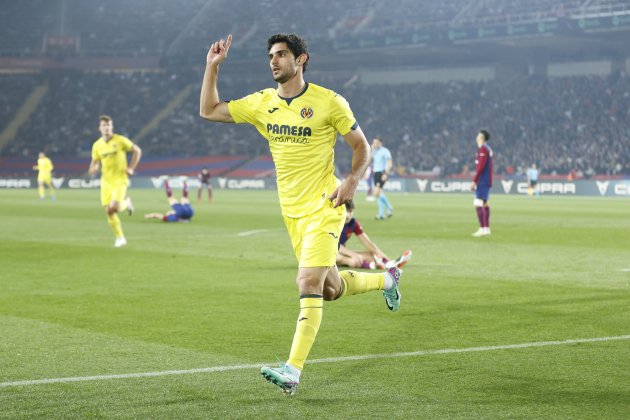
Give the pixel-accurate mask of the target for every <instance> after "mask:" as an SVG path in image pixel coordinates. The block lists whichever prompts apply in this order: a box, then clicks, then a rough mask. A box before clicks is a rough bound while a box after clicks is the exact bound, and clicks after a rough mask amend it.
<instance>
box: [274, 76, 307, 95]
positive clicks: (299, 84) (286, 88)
mask: <svg viewBox="0 0 630 420" xmlns="http://www.w3.org/2000/svg"><path fill="white" fill-rule="evenodd" d="M305 86H306V82H305V81H304V78H303V77H302V75H301V74H299V75H298V74H296V75H295V76H293V77H292V78H291V79H289V80H287V81H286V82H284V83H278V95H280V96H282V97H283V98H293V97H295V96H298V95H299V94H300V93H302V91H303V90H304V87H305Z"/></svg>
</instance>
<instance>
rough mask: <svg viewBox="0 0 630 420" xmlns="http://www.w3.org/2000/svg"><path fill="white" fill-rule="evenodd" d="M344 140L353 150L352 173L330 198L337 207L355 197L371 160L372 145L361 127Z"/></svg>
mask: <svg viewBox="0 0 630 420" xmlns="http://www.w3.org/2000/svg"><path fill="white" fill-rule="evenodd" d="M343 138H344V140H345V141H346V143H348V145H349V146H350V147H351V148H352V172H351V173H350V175H348V177H347V178H346V179H345V180H344V181H343V182H342V183H341V185H340V186H339V187H337V189H336V190H335V191H334V192H333V193H332V194H330V197H328V198H329V199H330V200H335V202H334V204H335V207H339V206H341V205H342V204H345V202H346V201H348V200H351V199H352V197H354V193H355V192H356V190H357V185H359V181H360V180H361V177H362V176H363V173H364V172H365V169H366V168H367V165H368V161H369V158H370V145H369V144H368V142H367V139H366V138H365V134H363V131H361V127H357V128H356V129H354V130H350V131H349V132H348V133H347V134H346V135H345V136H343Z"/></svg>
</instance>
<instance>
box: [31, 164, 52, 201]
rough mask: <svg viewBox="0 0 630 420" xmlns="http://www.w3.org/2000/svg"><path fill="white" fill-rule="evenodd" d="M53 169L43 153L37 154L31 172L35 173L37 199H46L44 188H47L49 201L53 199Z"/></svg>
mask: <svg viewBox="0 0 630 420" xmlns="http://www.w3.org/2000/svg"><path fill="white" fill-rule="evenodd" d="M53 169H54V166H53V163H52V161H51V160H50V159H49V158H48V157H47V156H46V154H45V153H44V152H40V153H39V158H38V159H37V165H35V166H33V170H35V171H38V172H37V192H38V193H39V199H40V200H43V199H44V198H46V191H45V189H44V186H46V187H48V191H49V192H50V199H51V200H54V199H55V189H54V188H53V185H52V170H53Z"/></svg>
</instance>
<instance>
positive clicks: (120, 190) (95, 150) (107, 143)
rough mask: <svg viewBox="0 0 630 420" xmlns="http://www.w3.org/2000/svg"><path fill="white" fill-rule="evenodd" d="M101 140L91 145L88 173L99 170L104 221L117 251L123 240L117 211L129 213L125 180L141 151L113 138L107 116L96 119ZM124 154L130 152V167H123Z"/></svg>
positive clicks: (126, 142) (124, 165)
mask: <svg viewBox="0 0 630 420" xmlns="http://www.w3.org/2000/svg"><path fill="white" fill-rule="evenodd" d="M99 121H100V125H99V130H100V132H101V137H100V138H99V139H98V140H96V141H95V142H94V145H92V162H90V168H89V170H88V173H89V174H90V175H94V174H95V173H96V172H97V171H98V170H99V167H101V204H102V205H103V206H104V207H105V212H106V213H107V221H108V222H109V225H110V226H111V227H112V230H113V231H114V235H115V236H116V241H115V242H114V246H115V247H116V248H119V247H121V246H125V245H127V240H126V239H125V235H124V233H123V230H122V226H121V224H120V219H119V218H118V212H119V211H125V210H127V211H128V212H129V214H131V213H133V205H132V204H131V199H130V198H129V197H128V196H127V185H128V182H129V181H128V178H127V176H131V175H133V173H134V171H135V169H136V166H138V162H140V157H141V156H142V150H140V148H139V147H138V146H137V145H135V144H133V142H132V141H131V140H129V139H128V138H127V137H124V136H121V135H120V134H114V121H113V120H112V118H111V117H109V116H107V115H101V116H100V117H99ZM127 152H131V153H132V154H131V163H130V164H129V166H127Z"/></svg>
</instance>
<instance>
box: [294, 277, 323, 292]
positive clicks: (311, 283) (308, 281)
mask: <svg viewBox="0 0 630 420" xmlns="http://www.w3.org/2000/svg"><path fill="white" fill-rule="evenodd" d="M295 282H296V284H297V287H298V290H299V291H300V294H301V295H321V294H322V285H321V282H320V279H319V278H317V277H315V276H309V275H298V277H297V279H296V280H295Z"/></svg>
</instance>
